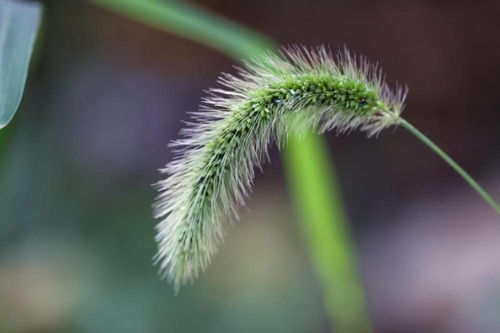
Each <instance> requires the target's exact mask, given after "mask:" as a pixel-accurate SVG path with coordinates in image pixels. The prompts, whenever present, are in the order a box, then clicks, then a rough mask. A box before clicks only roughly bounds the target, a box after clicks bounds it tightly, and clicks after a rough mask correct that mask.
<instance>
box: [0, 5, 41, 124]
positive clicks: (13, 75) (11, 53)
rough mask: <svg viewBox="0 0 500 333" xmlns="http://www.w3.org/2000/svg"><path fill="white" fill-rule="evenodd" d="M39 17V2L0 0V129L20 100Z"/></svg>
mask: <svg viewBox="0 0 500 333" xmlns="http://www.w3.org/2000/svg"><path fill="white" fill-rule="evenodd" d="M41 16H42V7H41V5H40V4H38V3H34V2H24V1H12V0H0V128H3V127H5V126H6V125H7V124H8V123H9V122H10V121H11V120H12V117H14V114H15V113H16V110H17V108H18V107H19V103H20V102H21V97H22V95H23V91H24V86H25V85H26V76H27V74H28V65H29V61H30V57H31V53H32V52H33V45H34V43H35V38H36V33H37V31H38V27H39V25H40V19H41Z"/></svg>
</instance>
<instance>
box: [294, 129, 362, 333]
mask: <svg viewBox="0 0 500 333" xmlns="http://www.w3.org/2000/svg"><path fill="white" fill-rule="evenodd" d="M284 159H285V165H286V166H287V168H286V171H287V176H288V185H289V186H290V190H291V193H292V195H293V199H294V201H295V206H296V209H297V212H298V214H299V222H300V227H301V230H302V233H303V235H304V240H305V244H306V246H307V248H308V250H309V254H310V256H311V259H312V263H313V265H314V266H315V267H316V271H317V274H318V276H319V280H320V282H321V285H322V287H323V298H324V304H325V308H326V310H327V313H328V314H329V315H330V316H331V319H332V321H333V322H334V323H335V328H336V330H335V332H342V333H352V332H371V331H372V329H371V323H370V316H369V313H368V308H367V304H366V299H365V296H364V294H363V288H362V283H361V281H360V279H359V274H358V267H357V265H356V262H357V260H356V259H357V258H355V254H354V253H355V251H354V248H353V241H352V239H351V233H350V230H349V224H348V222H347V218H346V214H345V212H344V209H343V204H342V198H341V193H340V189H339V187H338V185H337V184H338V182H337V179H336V178H335V174H336V172H335V169H334V163H333V162H332V161H331V159H330V158H328V147H327V145H326V142H325V141H324V140H321V138H320V137H319V136H317V135H315V134H312V133H308V134H307V135H305V137H304V138H300V137H299V136H298V134H295V133H294V134H292V135H291V136H290V137H289V140H288V146H287V147H286V149H285V151H284ZM325 175H327V176H325Z"/></svg>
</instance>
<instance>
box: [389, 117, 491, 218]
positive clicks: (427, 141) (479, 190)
mask: <svg viewBox="0 0 500 333" xmlns="http://www.w3.org/2000/svg"><path fill="white" fill-rule="evenodd" d="M399 123H400V124H401V126H403V127H404V128H406V129H407V130H408V131H409V132H410V133H412V134H413V135H415V136H416V137H417V138H418V139H419V140H420V141H422V142H423V143H424V144H426V145H427V146H428V147H429V148H430V149H431V150H432V151H434V152H435V153H436V154H437V155H438V156H439V157H441V158H442V159H443V160H444V161H445V162H446V163H448V165H449V166H451V167H452V168H453V169H455V171H456V172H457V173H458V174H459V175H460V176H462V178H463V179H464V180H465V181H466V182H467V183H468V184H469V185H470V186H471V187H472V188H473V189H474V190H475V191H476V192H477V193H478V194H479V195H480V196H481V197H482V198H483V199H484V201H486V202H487V203H488V204H489V205H490V206H491V207H492V208H493V209H494V210H495V211H496V212H497V213H498V214H500V206H499V205H498V204H497V203H496V202H495V200H493V198H492V197H491V196H490V195H489V194H488V192H486V191H485V190H484V189H483V188H482V187H481V186H480V185H479V184H478V183H477V182H476V181H475V180H474V179H473V178H472V177H471V176H470V175H469V174H468V173H467V172H466V171H465V170H464V169H462V167H461V166H460V165H458V163H457V162H455V161H454V160H453V159H452V158H451V157H450V156H449V155H448V154H446V153H445V152H444V151H443V150H442V149H441V148H439V147H438V146H437V145H436V144H435V143H434V142H432V141H431V139H429V138H428V137H427V136H425V135H424V134H423V133H422V132H420V131H419V130H418V129H416V128H415V127H413V125H412V124H410V123H409V122H408V121H406V120H404V119H403V118H401V119H400V121H399Z"/></svg>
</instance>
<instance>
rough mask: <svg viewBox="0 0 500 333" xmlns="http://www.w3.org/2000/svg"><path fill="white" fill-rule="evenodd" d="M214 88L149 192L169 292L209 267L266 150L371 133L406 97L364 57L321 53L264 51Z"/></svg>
mask: <svg viewBox="0 0 500 333" xmlns="http://www.w3.org/2000/svg"><path fill="white" fill-rule="evenodd" d="M219 83H220V84H221V85H222V88H218V89H211V90H210V96H209V97H207V98H206V99H205V100H204V103H203V105H202V106H201V109H200V111H199V112H196V113H194V114H193V120H194V121H193V122H192V123H190V124H189V127H187V128H185V129H184V130H182V132H181V134H182V135H183V137H184V138H183V139H181V140H178V141H175V142H174V143H173V144H172V146H174V147H177V150H176V154H177V155H176V157H175V158H174V160H173V161H172V162H170V163H169V164H168V165H167V166H166V167H165V168H164V169H162V172H163V173H165V174H166V175H167V178H166V179H165V180H162V181H160V182H159V183H158V184H157V187H158V189H159V191H160V194H159V196H158V199H157V202H156V205H155V217H156V218H159V219H161V221H160V222H159V223H158V225H157V236H156V240H157V242H158V253H157V255H156V261H157V262H158V264H159V265H160V270H161V271H162V272H163V273H164V274H165V275H167V276H168V277H169V278H170V279H172V280H173V281H174V284H175V289H176V290H178V288H179V287H180V285H181V284H183V283H184V282H186V281H189V280H192V279H193V278H196V277H197V276H198V274H199V273H200V272H201V271H203V270H204V269H205V268H206V266H207V265H208V263H209V262H210V259H211V258H212V256H213V254H214V253H215V252H216V248H217V245H218V243H220V241H221V240H222V237H223V222H224V220H228V219H229V220H232V219H236V218H237V211H236V207H237V205H238V204H242V203H243V199H244V198H245V196H246V195H247V193H248V191H249V190H250V187H251V184H252V181H253V178H254V169H255V167H260V165H261V163H262V162H263V161H264V159H265V157H266V156H267V148H268V146H269V144H270V143H271V142H273V141H276V142H277V143H278V144H279V145H281V143H284V142H286V137H287V135H288V133H289V132H290V131H291V130H293V131H301V130H310V129H313V130H316V131H317V132H320V133H321V132H324V131H327V130H336V131H337V132H345V131H350V130H354V129H356V128H359V129H361V130H363V131H365V132H367V133H368V135H369V136H371V135H374V134H377V133H378V132H380V131H381V130H382V129H384V128H386V127H388V126H391V125H395V124H397V123H398V121H399V119H400V118H399V115H400V113H401V111H402V109H403V103H404V99H405V96H406V89H402V88H397V89H396V90H391V89H390V88H389V87H388V85H387V84H386V83H385V82H384V80H383V76H382V72H381V71H380V69H378V68H377V66H375V65H371V64H369V63H368V62H367V60H366V59H364V58H357V57H355V56H353V55H352V54H351V53H350V52H348V51H347V50H342V51H340V52H339V53H338V54H337V56H336V57H334V56H333V55H332V54H331V52H330V51H329V50H327V49H326V48H324V47H320V48H318V49H315V50H308V49H306V48H303V47H292V48H288V49H285V50H284V51H282V52H281V53H280V54H278V55H276V54H271V53H269V54H267V55H265V56H261V57H259V58H256V59H254V60H252V61H250V62H248V63H245V65H244V67H243V68H238V73H237V75H231V74H224V75H222V76H221V77H220V78H219Z"/></svg>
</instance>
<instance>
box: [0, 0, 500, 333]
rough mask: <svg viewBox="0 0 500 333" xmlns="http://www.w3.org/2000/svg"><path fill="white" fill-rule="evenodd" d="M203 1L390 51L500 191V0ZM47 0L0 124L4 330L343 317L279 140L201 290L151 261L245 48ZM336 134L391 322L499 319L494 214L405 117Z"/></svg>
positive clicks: (382, 58) (263, 325)
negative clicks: (195, 123) (235, 54)
mask: <svg viewBox="0 0 500 333" xmlns="http://www.w3.org/2000/svg"><path fill="white" fill-rule="evenodd" d="M190 3H192V4H195V5H198V6H200V7H202V8H205V9H207V10H210V11H213V12H216V13H218V14H220V15H222V16H224V17H227V18H230V19H231V20H234V21H236V22H239V23H242V24H245V25H247V26H249V27H252V28H254V29H257V30H259V31H261V32H263V33H264V34H266V35H267V36H269V37H270V38H272V39H274V40H276V41H277V42H278V43H279V44H280V45H287V44H295V43H301V44H304V45H307V46H316V45H319V44H322V43H324V44H328V45H330V46H331V47H332V48H334V49H335V48H337V47H342V46H344V45H347V46H348V47H349V48H350V49H352V50H353V51H355V52H356V53H361V54H364V55H366V56H368V57H369V58H370V59H372V60H374V61H378V62H379V63H380V64H381V65H382V66H383V68H384V70H385V72H386V73H387V77H388V80H389V82H391V83H394V82H395V81H396V80H398V81H399V82H402V83H406V84H407V85H408V86H409V88H410V94H409V97H408V102H407V108H406V110H405V115H406V118H407V119H408V120H410V121H411V122H413V123H414V124H415V126H416V127H418V128H419V129H421V130H422V131H423V132H424V133H426V134H428V135H429V137H431V138H432V139H434V140H435V141H436V142H437V143H438V144H440V145H441V146H442V147H443V148H444V150H445V151H447V152H448V153H449V154H450V155H451V156H453V157H454V158H455V159H456V160H457V161H458V162H459V163H460V164H462V166H464V168H465V169H467V170H468V171H470V173H471V174H472V175H473V176H475V177H476V178H477V179H478V181H479V182H480V183H481V184H482V185H484V187H485V188H486V189H487V190H489V191H490V192H491V194H492V195H493V196H494V197H495V198H500V154H499V152H500V113H499V112H498V111H499V105H500V104H499V100H498V96H499V91H500V81H499V80H498V77H499V76H500V39H498V33H499V32H500V20H498V15H499V14H500V2H498V1H485V2H476V1H460V2H457V1H399V2H396V1H304V0H301V1H298V0H272V1H271V0H269V1H265V2H264V1H262V2H256V1H248V0H238V1H235V0H232V1H229V0H205V1H190ZM44 4H45V17H44V23H43V26H42V30H41V33H40V35H39V43H38V48H37V49H36V51H35V56H34V59H33V61H32V66H31V72H30V76H29V80H28V86H27V90H26V94H25V97H24V99H23V102H22V105H21V108H20V110H19V112H18V114H17V115H16V117H15V120H14V122H13V123H11V125H9V126H8V127H7V128H6V129H4V130H2V131H0V198H1V199H0V221H1V223H0V332H200V331H203V332H329V331H331V329H332V326H331V324H330V322H329V319H328V317H327V315H326V313H325V310H324V309H323V303H322V297H321V290H320V287H319V285H318V281H317V278H316V276H315V274H314V272H313V269H312V267H311V264H310V262H309V259H308V256H307V253H306V251H305V249H304V244H303V240H302V238H301V235H300V233H299V231H298V228H297V221H296V218H295V217H294V210H293V205H292V204H291V200H290V195H289V194H288V193H287V189H286V185H285V181H284V178H285V177H284V175H283V170H282V165H281V161H280V154H279V152H278V151H277V149H276V147H273V149H272V157H271V159H272V164H271V165H269V164H268V165H266V167H265V168H264V174H258V176H257V178H256V184H255V187H254V191H253V193H252V195H251V197H250V198H249V200H248V207H247V208H242V209H241V210H240V211H241V220H240V222H239V223H238V224H237V225H235V227H229V228H228V229H227V236H228V237H227V240H226V242H225V244H224V245H223V246H221V248H220V251H219V254H218V255H217V256H216V257H215V260H214V261H213V264H212V265H210V267H209V268H208V270H207V272H206V273H205V274H203V275H202V276H201V278H200V279H198V280H197V281H196V283H195V284H194V286H189V287H186V288H184V289H182V290H181V292H180V294H179V295H178V296H174V295H173V291H172V288H171V285H169V284H168V283H166V282H165V281H161V280H160V278H159V276H158V274H157V272H156V268H155V267H153V266H152V260H151V258H152V257H153V255H154V252H155V250H156V246H155V243H154V240H153V238H154V229H153V228H154V225H155V221H154V220H153V218H152V216H151V215H152V214H151V213H152V212H151V204H152V202H153V200H154V197H155V192H154V190H153V189H152V188H151V186H150V184H152V183H154V182H156V181H157V180H159V179H160V177H161V176H160V174H159V173H158V172H157V169H158V168H161V167H162V166H163V165H164V164H165V163H167V162H168V161H169V160H170V159H171V157H172V155H171V153H170V151H169V149H167V144H168V142H169V141H170V140H172V139H174V138H176V137H177V133H178V131H179V129H180V128H181V126H182V122H181V120H187V119H188V116H187V114H186V112H187V111H195V110H196V109H197V107H198V105H199V103H200V100H201V98H202V97H203V95H204V93H203V90H205V89H207V88H209V87H212V86H214V85H215V80H216V77H217V76H218V74H219V73H220V72H221V71H224V72H231V71H233V68H232V66H233V65H235V62H234V60H232V59H230V58H228V57H226V56H224V55H221V54H220V53H217V52H216V51H214V50H212V49H209V48H207V47H204V46H202V45H200V44H197V43H194V42H191V41H188V40H185V39H182V38H180V37H177V36H174V35H172V34H168V33H165V32H161V31H158V30H156V29H154V28H151V27H148V26H146V25H144V24H141V23H136V22H134V21H131V20H129V19H127V18H125V17H122V16H119V15H117V14H115V13H112V12H110V11H107V10H104V9H102V8H100V7H97V6H95V5H92V4H90V3H86V2H83V1H76V0H75V1H63V0H59V1H58V0H53V1H44ZM327 139H328V142H329V150H330V151H331V154H332V156H333V158H334V160H335V162H336V167H337V172H338V176H339V179H340V183H341V187H342V193H343V196H344V202H345V205H346V209H347V213H348V216H349V220H350V225H351V227H352V231H353V234H354V238H355V244H356V248H357V255H358V258H359V262H360V266H361V273H362V279H363V283H364V285H365V288H366V293H367V297H368V302H369V305H370V311H371V315H372V317H373V321H374V326H375V328H376V332H457V333H462V332H464V333H466V332H480V333H482V332H484V333H489V332H491V333H493V332H500V241H498V239H499V238H500V223H499V219H498V216H496V215H495V213H494V212H493V210H492V209H491V208H490V207H489V206H488V205H487V204H485V203H484V202H483V201H482V200H481V198H480V197H479V196H477V195H476V193H474V192H473V191H472V190H471V189H470V188H469V187H468V186H467V185H466V183H465V182H463V180H462V179H461V178H459V177H458V176H457V175H456V174H455V172H453V171H452V169H451V168H449V167H448V166H447V165H445V164H444V163H443V162H442V161H441V160H439V159H438V158H437V157H436V156H435V155H434V154H433V153H432V152H431V151H430V150H428V149H427V148H426V147H425V146H423V145H422V144H421V143H420V142H419V141H417V139H415V138H414V137H412V136H411V135H410V134H408V133H406V132H405V131H404V130H403V129H390V130H387V131H385V132H382V133H381V135H380V136H379V137H378V138H374V139H366V137H365V135H364V134H363V133H352V134H351V135H347V136H335V134H332V133H330V134H327ZM497 200H498V199H497Z"/></svg>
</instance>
